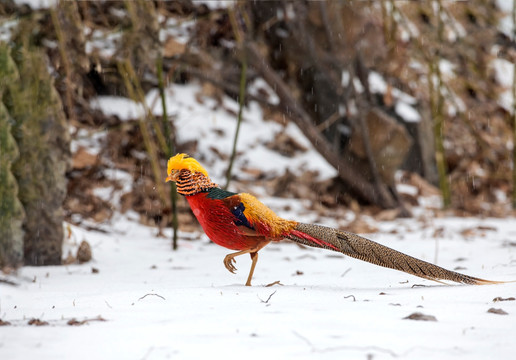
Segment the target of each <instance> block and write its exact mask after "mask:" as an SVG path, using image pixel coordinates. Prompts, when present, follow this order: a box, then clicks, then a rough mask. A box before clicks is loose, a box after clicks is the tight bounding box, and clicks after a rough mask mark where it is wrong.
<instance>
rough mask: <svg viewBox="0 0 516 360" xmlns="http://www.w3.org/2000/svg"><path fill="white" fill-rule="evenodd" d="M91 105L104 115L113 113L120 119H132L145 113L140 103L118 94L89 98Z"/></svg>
mask: <svg viewBox="0 0 516 360" xmlns="http://www.w3.org/2000/svg"><path fill="white" fill-rule="evenodd" d="M91 107H92V108H93V109H96V110H100V111H102V112H103V113H104V114H105V115H108V116H110V115H115V116H117V117H118V118H119V119H120V120H122V121H123V120H134V119H138V118H140V117H141V116H143V115H144V114H145V110H144V108H143V106H142V105H141V104H138V103H136V102H134V101H132V100H130V99H128V98H125V97H120V96H98V97H96V98H94V99H93V100H91Z"/></svg>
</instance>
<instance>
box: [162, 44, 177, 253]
mask: <svg viewBox="0 0 516 360" xmlns="http://www.w3.org/2000/svg"><path fill="white" fill-rule="evenodd" d="M156 70H157V71H156V72H157V75H158V89H159V95H160V97H161V107H162V110H163V115H162V116H161V122H162V126H163V132H164V136H165V139H166V142H167V143H166V145H167V148H166V149H163V151H164V152H165V153H166V154H167V157H171V156H173V155H174V153H175V152H176V149H175V144H174V141H173V139H172V132H171V131H170V126H169V123H168V112H167V102H166V95H165V83H164V80H163V57H162V56H161V54H160V55H159V56H158V58H157V59H156ZM170 205H171V210H172V249H173V250H177V229H178V227H179V221H178V216H177V190H176V183H175V182H173V181H171V182H170Z"/></svg>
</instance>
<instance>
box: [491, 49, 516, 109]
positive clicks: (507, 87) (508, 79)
mask: <svg viewBox="0 0 516 360" xmlns="http://www.w3.org/2000/svg"><path fill="white" fill-rule="evenodd" d="M491 66H493V68H494V70H495V75H496V80H497V81H498V82H499V83H500V85H501V86H502V87H503V88H504V90H503V91H502V92H501V93H500V98H499V104H500V105H501V106H502V107H503V108H504V109H506V110H507V111H509V112H512V106H513V101H514V99H513V98H512V90H511V87H512V81H513V79H514V64H513V63H511V62H510V61H507V60H505V59H494V60H492V62H491Z"/></svg>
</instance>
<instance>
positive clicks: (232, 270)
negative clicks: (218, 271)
mask: <svg viewBox="0 0 516 360" xmlns="http://www.w3.org/2000/svg"><path fill="white" fill-rule="evenodd" d="M232 255H233V254H229V255H226V257H225V258H224V266H225V267H226V269H228V270H229V272H230V273H232V274H234V273H235V271H236V267H235V265H233V263H236V260H235V257H234V256H232Z"/></svg>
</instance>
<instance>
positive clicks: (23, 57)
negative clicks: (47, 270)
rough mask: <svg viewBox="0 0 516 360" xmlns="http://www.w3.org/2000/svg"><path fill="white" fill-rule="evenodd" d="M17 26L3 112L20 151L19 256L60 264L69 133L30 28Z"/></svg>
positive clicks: (17, 164) (16, 172)
mask: <svg viewBox="0 0 516 360" xmlns="http://www.w3.org/2000/svg"><path fill="white" fill-rule="evenodd" d="M26 25H27V24H24V23H23V22H22V23H21V24H20V36H19V37H18V38H17V43H18V44H19V45H22V44H23V45H22V47H21V48H19V49H18V50H17V53H16V55H17V56H16V57H15V61H16V63H17V66H18V71H19V74H20V80H19V81H18V82H17V83H12V84H10V86H9V92H8V100H9V101H8V102H7V104H8V108H9V112H10V113H11V115H12V117H13V119H14V126H13V135H14V138H15V139H16V142H17V144H18V146H19V149H20V157H19V159H18V160H17V161H16V162H15V163H14V166H13V173H14V175H15V177H16V179H17V181H18V185H19V189H20V191H19V198H20V201H21V203H22V204H23V207H24V209H25V213H26V218H25V222H24V224H23V229H24V231H25V237H24V257H25V263H26V264H29V265H55V264H61V259H62V242H63V221H64V213H63V208H62V204H63V200H64V198H65V196H66V178H65V173H66V170H67V168H68V167H69V164H70V158H71V155H70V146H69V145H70V144H69V143H70V135H69V131H68V126H67V121H66V118H65V115H64V113H63V106H62V104H61V100H60V97H59V95H58V93H57V91H56V90H55V88H54V84H53V79H52V77H51V76H50V75H49V73H48V71H47V67H46V61H47V60H46V56H45V55H44V53H43V52H42V51H39V50H38V49H35V48H32V47H31V46H30V45H28V44H29V43H30V41H29V40H28V36H29V35H28V34H30V32H29V31H27V30H30V28H24V26H26Z"/></svg>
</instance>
